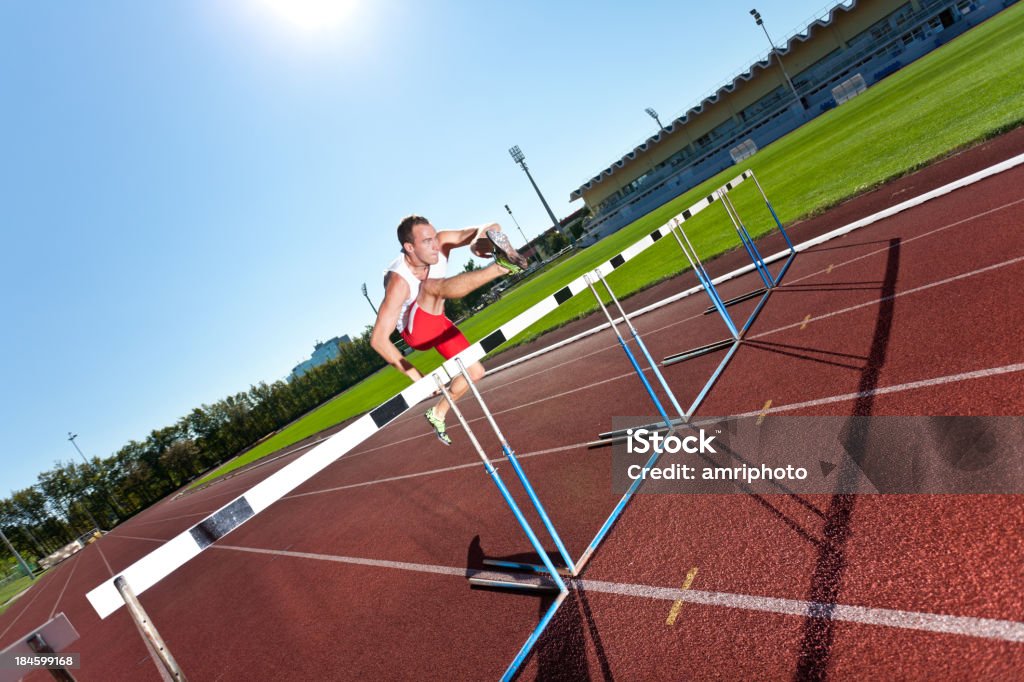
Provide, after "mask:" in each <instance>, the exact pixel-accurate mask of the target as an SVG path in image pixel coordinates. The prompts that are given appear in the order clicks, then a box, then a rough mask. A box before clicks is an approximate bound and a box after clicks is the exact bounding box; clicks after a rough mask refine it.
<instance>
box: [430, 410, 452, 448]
mask: <svg viewBox="0 0 1024 682" xmlns="http://www.w3.org/2000/svg"><path fill="white" fill-rule="evenodd" d="M423 416H424V417H426V419H427V423H428V424H430V426H431V427H433V429H434V433H436V434H437V439H438V440H439V441H441V442H442V443H444V444H445V445H451V444H452V439H451V438H449V437H448V432H447V431H445V430H444V420H443V419H441V418H440V417H438V416H437V415H436V414H434V408H433V407H431V408H430V409H428V410H427V411H426V413H425V414H424V415H423Z"/></svg>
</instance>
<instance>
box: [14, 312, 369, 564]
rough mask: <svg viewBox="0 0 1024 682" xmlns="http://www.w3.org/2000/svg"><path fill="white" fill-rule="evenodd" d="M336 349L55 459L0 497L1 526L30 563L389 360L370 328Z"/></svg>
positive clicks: (158, 495)
mask: <svg viewBox="0 0 1024 682" xmlns="http://www.w3.org/2000/svg"><path fill="white" fill-rule="evenodd" d="M339 351H340V352H339V355H338V357H337V358H334V359H333V360H330V361H329V362H327V363H325V364H323V365H320V366H318V367H315V368H313V369H312V370H310V371H309V372H307V373H306V374H304V375H303V376H301V377H298V378H295V379H293V380H292V381H289V382H285V381H275V382H273V383H271V384H267V383H265V382H260V383H259V384H256V385H254V386H251V387H250V388H249V390H248V391H244V392H241V393H236V394H235V395H231V396H228V397H226V398H224V399H222V400H219V401H217V402H215V403H213V404H212V405H202V406H200V407H197V408H194V409H193V410H192V411H191V412H189V413H188V414H186V415H185V416H183V417H181V418H180V419H179V420H178V421H177V422H176V423H174V424H172V425H170V426H165V427H163V428H159V429H155V430H154V431H152V432H151V433H150V434H149V435H148V436H147V437H146V438H145V440H142V441H136V440H133V441H131V442H129V443H127V444H126V445H124V446H123V447H122V448H121V449H119V450H118V451H117V452H116V453H114V454H112V455H110V456H108V457H99V456H95V457H92V458H91V459H90V460H89V463H88V465H87V464H86V463H85V462H84V461H83V462H75V461H73V460H72V461H68V462H57V463H56V465H55V466H54V468H53V469H51V470H49V471H45V472H43V473H41V474H39V477H38V481H37V483H36V484H35V485H32V486H29V487H28V488H25V489H23V490H16V491H14V492H12V493H11V494H10V495H9V496H8V497H7V498H4V499H0V529H2V530H3V532H4V535H6V536H7V538H8V540H10V542H11V544H12V545H13V546H14V548H15V549H16V550H18V552H20V553H21V554H22V556H23V557H25V559H26V560H29V561H30V562H31V561H32V560H38V559H39V558H42V557H44V556H47V555H49V554H51V553H53V552H55V551H57V550H58V549H60V548H61V547H63V546H64V545H66V544H68V543H69V542H72V541H74V540H75V539H76V538H77V537H78V536H79V535H81V534H83V533H85V532H87V531H89V530H91V529H92V528H103V529H107V528H112V527H113V526H115V525H117V524H118V523H120V522H121V521H123V520H125V519H127V518H129V517H130V516H132V515H134V514H136V513H138V512H139V511H141V510H142V509H145V508H146V507H148V506H149V505H151V504H153V503H154V502H156V501H158V500H160V499H163V498H164V497H165V496H167V495H168V494H170V493H171V492H173V491H175V490H177V489H178V488H180V487H181V486H183V485H185V484H186V483H188V482H189V481H191V480H193V479H195V478H196V477H198V476H199V475H200V474H201V473H203V472H204V471H207V470H209V469H211V468H213V467H216V466H219V465H220V464H223V463H224V462H226V461H227V460H229V459H231V458H232V457H234V456H235V455H237V454H238V453H240V452H241V451H243V450H245V449H247V448H249V447H251V446H253V445H254V444H256V443H257V442H258V441H260V440H261V439H263V438H264V437H266V436H268V435H270V434H271V433H274V432H275V431H277V430H278V429H280V428H282V427H283V426H285V425H287V424H289V423H291V422H292V421H294V420H295V419H297V418H299V417H301V416H302V415H303V414H306V413H307V412H309V411H310V410H312V409H314V408H316V407H317V406H319V405H321V404H323V403H324V402H326V401H327V400H329V399H331V398H333V397H334V396H336V395H338V394H339V393H341V392H342V391H344V390H346V389H348V388H350V387H351V386H353V385H355V384H357V383H358V382H360V381H362V380H363V379H365V378H366V377H368V376H370V375H371V374H373V373H374V372H376V371H377V370H379V369H381V368H382V367H384V366H385V363H384V361H383V360H382V359H381V358H380V356H379V355H377V353H376V352H374V351H373V349H372V348H371V347H370V329H369V328H367V329H366V331H365V332H364V333H363V334H362V335H361V336H360V337H358V338H356V339H355V340H353V341H352V342H350V343H347V344H344V345H343V346H341V347H340V349H339ZM0 547H2V546H0ZM7 553H8V552H7V550H6V548H3V549H0V556H3V555H5V554H7ZM5 563H6V562H5ZM0 577H2V576H0Z"/></svg>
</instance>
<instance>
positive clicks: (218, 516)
mask: <svg viewBox="0 0 1024 682" xmlns="http://www.w3.org/2000/svg"><path fill="white" fill-rule="evenodd" d="M751 176H752V172H751V171H749V170H747V171H744V172H743V173H741V174H740V175H738V176H736V177H735V178H733V179H732V180H731V181H729V182H728V183H726V184H725V185H723V186H722V187H720V188H718V189H717V190H715V191H714V192H712V193H711V194H708V195H707V196H706V197H704V198H703V199H701V200H700V201H698V202H696V203H695V204H693V205H692V206H690V207H689V208H688V209H686V210H685V211H683V212H681V213H679V214H677V215H675V216H672V218H670V219H669V220H668V221H666V222H665V224H663V225H662V226H661V227H659V228H658V229H656V230H654V231H653V232H651V233H650V234H647V235H645V236H644V237H642V238H641V239H639V240H637V241H636V242H634V243H633V244H632V245H631V246H629V247H627V248H626V249H625V250H623V251H622V252H621V253H619V254H618V255H617V256H615V257H613V258H611V259H609V260H608V261H605V262H604V263H602V264H601V265H600V266H598V267H597V268H595V270H597V271H599V272H600V273H601V275H602V276H607V275H608V274H610V273H611V272H613V271H614V270H616V269H618V268H620V267H622V266H623V265H624V264H626V263H627V262H629V261H630V260H632V259H634V258H636V257H637V256H638V255H640V254H641V253H643V252H644V251H646V250H647V249H648V248H650V247H651V246H653V245H654V244H655V242H657V241H658V240H660V239H661V238H662V237H663V236H665V235H667V234H668V233H669V230H671V229H672V227H671V224H672V221H676V220H678V221H679V222H685V221H687V220H690V219H691V218H693V217H694V216H695V215H697V214H698V213H700V212H701V211H703V210H704V209H705V208H707V207H708V206H710V205H711V204H713V203H714V202H715V201H717V200H718V198H719V197H720V196H721V193H722V192H728V191H730V190H732V189H733V188H735V187H736V186H737V185H739V184H740V183H742V182H743V181H744V180H746V179H748V178H750V177H751ZM591 272H594V270H590V271H588V272H587V273H585V274H583V275H580V276H579V277H577V278H576V279H575V280H573V281H572V282H570V283H569V284H567V285H565V286H564V287H562V288H561V289H559V290H558V291H556V292H555V293H554V294H552V295H550V296H547V297H545V298H544V299H543V300H541V301H539V302H538V303H537V304H536V305H534V306H533V307H532V308H529V309H528V310H525V311H523V312H522V313H520V314H519V315H517V316H516V317H514V318H512V319H511V320H509V321H508V322H506V323H505V324H503V325H502V326H501V327H500V328H498V330H497V331H494V332H492V333H490V334H488V335H487V336H486V337H484V338H483V339H481V340H480V341H478V342H477V343H474V344H473V345H471V346H470V347H469V348H467V349H466V350H464V351H462V352H461V353H459V354H458V355H457V356H455V357H454V358H452V359H450V360H448V361H446V362H445V363H444V364H443V365H441V366H440V367H438V368H437V369H436V370H434V371H433V372H431V373H430V374H428V375H426V376H424V377H423V378H422V379H420V380H419V381H417V382H416V383H414V384H413V385H411V386H409V387H408V388H406V389H405V390H404V391H402V392H401V393H399V394H398V395H396V396H394V397H393V398H391V399H390V400H387V401H386V402H384V403H382V404H381V405H380V406H379V407H377V408H375V409H373V410H371V411H370V412H368V413H366V414H365V415H363V416H362V417H360V418H359V419H357V420H356V421H355V422H353V423H352V424H350V425H348V426H347V427H345V428H344V429H342V430H341V431H339V432H338V433H336V434H334V435H333V436H331V437H330V438H328V439H327V440H325V441H324V442H323V443H321V444H320V445H318V446H316V447H314V448H312V449H311V450H310V451H309V452H307V453H306V454H305V455H303V456H302V457H300V458H298V459H296V460H295V461H294V462H292V463H291V464H288V465H287V466H285V467H284V468H282V469H281V470H279V471H277V472H276V473H274V474H273V475H271V476H268V477H267V478H266V479H264V480H263V481H261V482H260V483H257V484H256V485H255V486H253V487H252V488H250V489H249V490H248V491H246V492H245V493H243V494H242V495H240V496H239V497H237V498H235V499H234V500H232V501H231V502H228V503H227V504H226V505H224V506H223V507H221V508H220V509H218V510H217V511H215V512H213V513H212V514H210V515H209V516H207V517H206V518H205V519H203V520H202V521H200V522H199V523H197V524H196V525H194V526H192V527H191V528H189V529H188V530H186V531H183V532H181V533H179V534H178V535H176V536H175V537H173V538H171V539H170V540H168V541H167V542H166V543H165V544H163V545H161V546H160V547H158V548H157V549H155V550H153V551H152V552H150V553H149V554H147V555H146V556H144V557H142V558H141V559H139V560H138V561H136V562H135V563H133V564H132V565H130V566H129V567H127V568H126V569H124V570H123V571H121V572H120V573H119V574H117V575H115V576H114V577H113V578H110V579H109V580H105V581H103V582H102V583H100V584H99V585H97V586H96V587H94V588H93V589H92V590H90V591H89V592H88V593H86V597H87V598H88V600H89V603H90V604H92V607H93V608H94V609H95V610H96V613H98V614H99V616H100V618H106V617H107V616H109V615H110V614H112V613H114V612H115V611H117V609H118V608H120V607H121V606H122V605H123V604H124V600H123V598H122V597H121V594H120V592H119V591H118V590H117V588H116V587H115V586H114V581H115V580H116V579H117V578H118V577H120V576H123V577H124V579H125V580H126V581H127V583H128V584H129V585H130V586H131V589H132V591H133V592H134V593H135V594H136V595H140V594H142V593H143V592H144V591H146V590H148V589H149V588H150V587H152V586H153V585H155V584H156V583H158V582H159V581H160V580H162V579H164V578H166V577H167V576H168V575H170V574H171V573H173V572H174V571H176V570H177V569H178V568H180V567H181V566H183V565H184V564H185V563H186V562H188V561H189V560H191V559H193V558H194V557H196V556H198V555H199V553H200V552H202V551H203V550H204V549H206V548H207V547H209V546H210V545H212V544H213V543H214V542H216V541H217V540H219V539H220V538H222V537H224V536H225V535H227V534H228V533H230V532H231V531H233V530H234V529H236V528H238V527H239V526H240V525H242V524H243V523H245V522H246V521H248V520H249V519H251V518H252V517H253V516H255V515H256V514H258V513H260V512H261V511H263V510H264V509H266V508H267V507H269V506H270V505H271V504H273V503H274V502H276V501H277V500H279V499H281V498H282V497H284V496H285V495H287V494H288V493H289V492H291V491H292V490H294V489H295V488H297V487H298V486H299V485H301V484H303V483H305V482H306V481H308V480H309V479H310V478H312V477H313V476H315V475H316V474H317V473H319V472H320V471H323V470H324V469H325V468H326V467H328V466H329V465H331V464H333V463H334V462H336V461H337V460H338V459H340V458H341V457H342V456H343V455H345V454H346V453H347V452H349V451H350V450H352V449H353V448H355V447H357V446H358V445H360V444H361V443H363V442H364V441H366V440H367V439H368V438H370V436H372V435H373V434H375V433H376V432H377V431H379V430H380V429H382V428H384V427H385V426H386V425H388V424H389V423H391V422H392V421H394V420H395V419H397V418H398V417H399V416H401V415H402V414H404V413H405V412H406V411H408V410H409V409H410V408H411V407H412V406H414V405H417V404H419V403H420V402H422V401H424V400H426V399H427V398H429V397H431V395H432V394H433V393H434V391H435V390H436V380H435V379H434V377H435V376H437V377H440V378H441V380H442V381H445V382H446V383H447V381H449V380H450V379H451V378H452V377H454V376H457V375H458V374H459V367H458V364H457V363H456V361H457V360H461V361H462V362H463V363H464V364H465V365H467V366H468V365H472V364H473V363H475V362H478V361H479V360H481V359H482V358H483V357H484V356H485V355H487V354H488V353H490V352H491V351H492V350H495V349H496V348H498V347H499V346H501V345H502V344H504V343H505V342H506V341H508V340H509V339H511V338H513V337H514V336H515V335H516V334H519V333H520V332H522V331H524V330H525V329H527V328H528V327H530V326H531V325H532V324H534V323H535V322H537V321H538V320H540V319H541V318H542V317H544V316H545V315H547V314H548V313H550V312H551V311H553V310H555V309H556V308H558V307H559V306H561V305H564V304H565V303H567V302H568V301H569V300H571V299H572V297H573V296H575V295H576V294H578V293H580V292H582V291H589V286H588V285H587V282H586V279H585V278H586V276H587V275H588V274H590V273H591Z"/></svg>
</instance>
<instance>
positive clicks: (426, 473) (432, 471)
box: [281, 443, 587, 500]
mask: <svg viewBox="0 0 1024 682" xmlns="http://www.w3.org/2000/svg"><path fill="white" fill-rule="evenodd" d="M586 446H587V444H586V443H573V444H572V445H562V446H560V447H557V448H548V449H546V450H538V451H537V452H529V453H526V454H517V455H516V459H527V458H529V457H538V456H540V455H550V454H552V453H555V452H564V451H566V450H576V449H580V448H585V447H586ZM507 461H508V457H498V458H496V459H492V460H491V462H492V463H497V462H507ZM481 466H483V465H482V464H481V463H480V462H470V463H469V464H456V465H455V466H450V467H443V468H441V469H430V470H429V471H418V472H416V473H414V474H402V475H401V476H389V477H388V478H375V479H373V480H372V481H362V482H361V483H350V484H348V485H341V486H337V487H335V488H322V489H320V490H311V491H309V492H305V493H296V494H294V495H285V496H284V497H282V498H281V499H282V500H291V499H293V498H296V497H307V496H309V495H323V494H324V493H333V492H338V491H339V490H349V489H351V488H365V487H366V486H368V485H377V484H378V483H390V482H392V481H403V480H405V479H408V478H419V477H420V476H433V475H435V474H445V473H448V472H449V471H460V470H462V469H479V468H480V467H481Z"/></svg>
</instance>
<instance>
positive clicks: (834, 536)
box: [794, 237, 900, 682]
mask: <svg viewBox="0 0 1024 682" xmlns="http://www.w3.org/2000/svg"><path fill="white" fill-rule="evenodd" d="M889 244H890V247H889V251H888V258H887V260H886V267H885V278H884V280H883V282H882V287H881V290H880V291H879V309H878V315H877V316H876V318H875V330H874V335H873V337H872V340H871V350H870V351H869V352H868V358H867V362H866V364H865V365H864V367H863V369H862V370H861V376H860V383H859V386H858V387H857V393H858V394H860V397H858V398H857V399H856V402H855V403H854V407H853V413H852V414H851V415H850V416H851V417H852V419H851V420H850V421H849V425H850V428H849V429H848V434H847V451H848V452H851V453H856V452H863V451H864V444H865V442H866V439H867V435H868V434H867V433H866V431H865V429H864V428H863V425H864V424H865V420H857V419H855V418H856V417H867V416H871V414H872V413H873V411H874V402H875V399H874V394H873V393H872V392H873V391H874V390H875V389H876V388H878V378H879V374H880V372H881V368H882V367H883V366H884V365H885V362H886V359H887V353H888V348H889V341H890V338H891V335H892V324H893V314H894V312H895V299H894V298H893V295H894V294H895V293H896V277H897V274H898V273H899V264H900V239H899V238H898V237H896V238H893V239H890V240H889ZM865 393H867V395H864V394H865ZM839 475H840V477H849V476H852V475H855V472H853V471H852V470H851V468H850V467H849V466H843V467H841V471H840V472H839ZM855 506H856V496H855V495H850V494H838V495H833V496H832V498H831V500H830V502H829V506H828V510H827V511H826V513H825V525H824V529H823V532H822V540H821V542H820V544H819V545H818V559H817V562H816V564H815V567H814V573H813V576H812V578H811V585H810V594H809V595H808V601H809V602H811V604H812V607H811V608H812V612H811V613H808V614H807V617H806V618H805V620H804V628H803V638H802V640H801V642H800V655H799V658H798V659H797V667H796V672H795V675H794V679H796V680H799V681H801V682H803V681H804V680H825V679H827V673H828V666H829V662H830V660H831V657H832V647H833V644H834V640H835V621H833V619H832V613H833V611H834V610H835V607H836V603H837V602H838V600H839V595H840V592H842V587H843V576H844V574H845V572H846V542H847V540H849V538H850V532H851V522H852V519H853V512H854V508H855Z"/></svg>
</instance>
